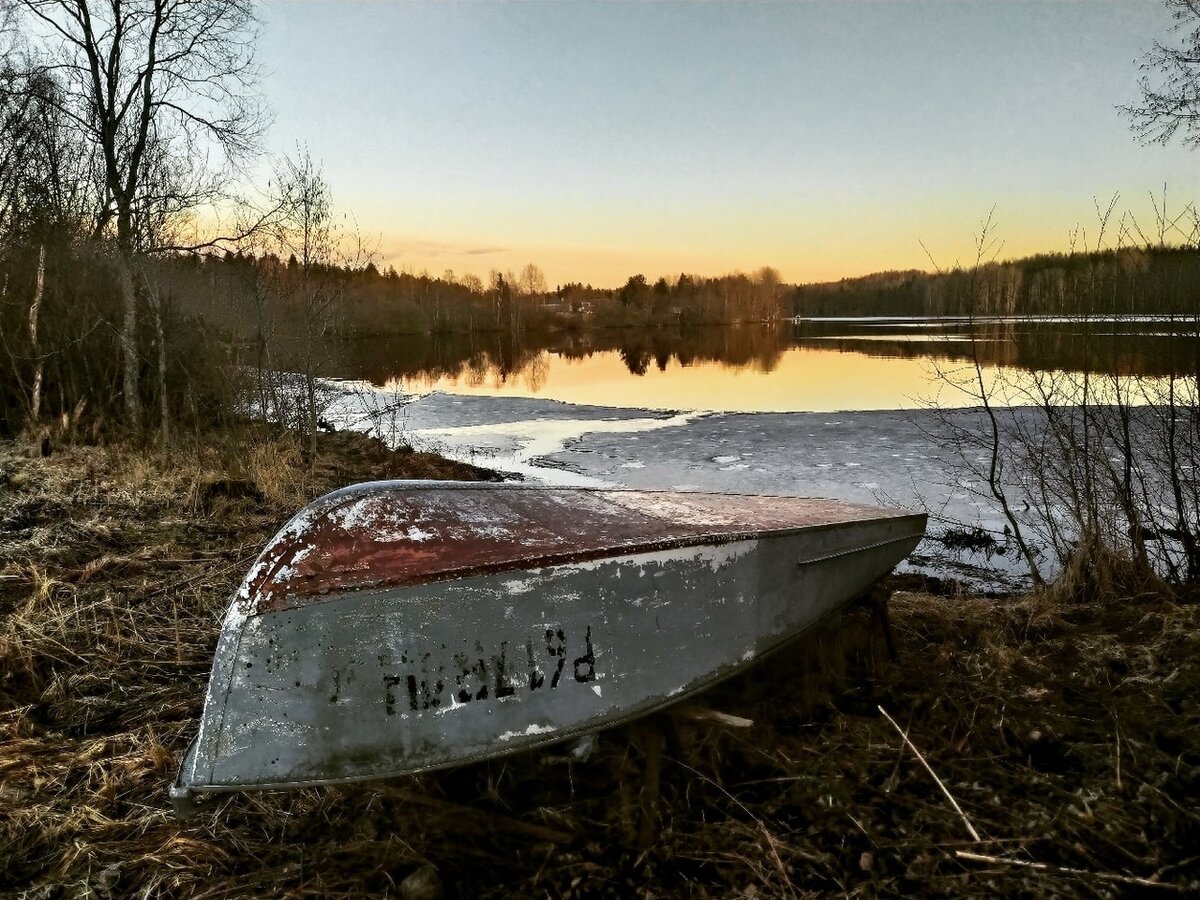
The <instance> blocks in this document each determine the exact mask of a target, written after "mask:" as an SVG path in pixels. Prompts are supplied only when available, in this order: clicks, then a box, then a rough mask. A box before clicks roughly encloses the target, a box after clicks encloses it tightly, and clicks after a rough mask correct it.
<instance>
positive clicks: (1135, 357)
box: [324, 319, 1200, 412]
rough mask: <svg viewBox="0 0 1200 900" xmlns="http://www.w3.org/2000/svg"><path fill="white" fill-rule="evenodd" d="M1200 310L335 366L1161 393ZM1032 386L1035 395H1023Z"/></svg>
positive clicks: (476, 387)
mask: <svg viewBox="0 0 1200 900" xmlns="http://www.w3.org/2000/svg"><path fill="white" fill-rule="evenodd" d="M1197 331H1198V326H1197V324H1196V322H1194V321H1193V322H1187V323H1172V322H1169V321H1162V320H1153V319H1122V320H1105V321H1091V322H1087V323H1084V322H1080V321H1071V320H1063V319H1041V320H1020V321H1017V320H993V321H987V322H978V321H976V322H970V321H963V320H954V319H941V320H915V319H846V320H834V319H825V320H808V321H803V322H797V323H790V322H789V323H784V324H780V325H775V326H727V327H712V328H699V329H688V330H681V329H671V328H664V329H658V330H646V331H620V330H594V331H590V332H585V333H575V334H558V335H552V336H539V335H518V336H514V335H504V334H476V335H435V336H427V337H409V336H404V337H392V338H387V339H382V338H381V339H370V340H360V341H357V342H355V343H353V344H351V345H348V346H345V347H343V348H341V349H340V351H339V354H338V359H337V361H336V363H334V364H333V365H331V366H330V368H329V369H328V370H327V371H326V372H325V373H324V374H327V375H330V376H334V377H339V378H346V379H355V380H366V381H370V382H372V383H374V384H375V385H378V386H384V387H392V388H397V389H400V390H403V391H405V392H417V393H423V392H429V391H443V392H449V393H457V394H468V395H483V396H505V397H538V398H544V399H553V400H561V401H565V402H569V403H585V404H598V405H603V406H623V407H641V408H649V409H704V410H725V411H746V412H754V411H775V412H792V411H815V412H828V411H838V410H874V409H911V408H916V407H921V406H924V405H928V404H929V403H930V402H932V401H934V400H936V401H937V402H938V403H940V404H941V405H944V406H972V405H976V404H977V400H975V399H974V398H973V397H972V395H971V393H970V392H963V391H960V390H958V389H956V388H955V386H954V383H955V382H957V381H965V382H966V383H967V384H968V385H969V386H972V388H973V385H974V382H975V362H976V361H978V363H979V364H980V369H981V371H982V374H983V379H984V384H985V386H987V387H988V389H989V390H995V391H996V392H997V396H998V397H1000V398H1001V399H1003V398H1004V397H1007V398H1008V399H1009V400H1010V402H1013V403H1022V402H1028V399H1027V394H1026V391H1027V390H1028V389H1029V386H1030V385H1031V384H1032V383H1033V379H1034V378H1035V377H1036V375H1037V373H1043V377H1044V375H1045V373H1056V372H1066V373H1083V372H1091V373H1096V372H1103V373H1108V372H1116V373H1119V374H1121V375H1122V376H1126V377H1127V378H1128V379H1130V380H1131V383H1133V384H1135V385H1136V386H1137V387H1136V390H1137V391H1143V392H1145V393H1147V394H1148V395H1150V396H1153V393H1154V390H1155V389H1156V387H1157V386H1159V385H1161V384H1162V383H1163V382H1164V381H1165V379H1166V378H1167V377H1169V376H1172V375H1174V376H1181V377H1184V378H1194V377H1195V375H1196V373H1197V371H1200V337H1198V336H1197ZM1023 398H1024V399H1023Z"/></svg>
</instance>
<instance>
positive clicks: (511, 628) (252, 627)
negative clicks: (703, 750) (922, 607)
mask: <svg viewBox="0 0 1200 900" xmlns="http://www.w3.org/2000/svg"><path fill="white" fill-rule="evenodd" d="M924 524H925V519H924V516H921V515H913V514H910V513H906V512H903V511H897V510H882V509H876V508H872V507H864V506H859V505H853V504H843V503H838V502H835V501H828V500H811V499H803V498H791V497H760V496H744V495H742V496H739V495H719V494H694V493H681V492H654V491H647V492H642V491H623V490H594V489H582V488H541V487H531V486H525V485H478V484H467V483H454V482H380V483H375V484H368V485H357V486H355V487H353V488H348V489H345V490H343V491H338V492H335V493H334V494H331V495H329V496H327V497H325V498H322V499H321V500H318V501H316V502H314V503H313V504H312V505H310V506H309V507H308V508H306V509H305V510H303V511H302V512H300V513H299V514H298V515H297V516H296V517H295V518H294V519H293V520H292V522H290V523H289V524H288V525H287V526H285V527H284V529H282V530H281V532H280V533H279V534H278V535H277V536H276V537H275V538H274V539H273V540H272V541H271V542H270V543H269V544H268V545H267V547H266V548H265V549H264V551H263V553H262V554H261V555H260V557H259V559H258V561H257V562H256V563H255V565H254V566H253V567H252V569H251V571H250V573H249V574H248V575H247V577H246V579H245V581H244V583H243V585H242V587H241V588H240V589H239V591H238V592H237V593H236V594H235V596H234V598H233V602H232V603H231V606H230V610H229V612H228V614H227V617H226V621H225V625H224V627H223V629H222V637H221V641H220V644H219V646H218V649H217V654H216V658H215V660H214V665H213V673H212V678H211V680H210V685H209V692H208V697H207V699H206V703H205V709H204V713H203V715H202V719H201V728H200V734H199V736H198V738H197V741H196V743H195V744H194V745H193V748H192V750H191V751H190V752H189V755H188V757H187V759H186V760H185V761H184V764H183V767H182V769H181V772H180V778H179V781H178V783H177V785H176V788H175V789H174V791H173V794H175V795H178V796H179V797H180V798H183V799H186V798H187V797H188V796H190V794H191V793H192V792H196V791H200V792H202V791H218V790H234V789H254V788H277V787H290V786H300V785H305V784H316V783H329V782H338V781H348V780H356V779H364V778H372V777H382V776H387V775H396V774H403V773H406V772H414V771H423V770H427V769H431V768H439V767H443V766H449V765H456V764H460V763H463V762H469V761H472V760H477V759H485V758H488V757H491V756H497V755H501V754H504V753H509V752H513V751H515V750H519V749H525V748H527V747H531V746H537V745H540V744H545V743H551V742H554V741H558V740H562V739H564V738H566V737H570V736H571V735H575V734H580V733H584V732H587V731H591V730H595V729H597V728H601V727H606V726H607V725H610V724H613V723H615V722H618V721H623V720H625V719H628V718H630V717H633V716H636V715H641V714H644V713H645V712H648V711H650V710H651V709H654V708H657V707H658V706H662V705H664V704H666V703H669V702H674V701H675V700H677V699H680V698H682V697H684V696H686V695H688V694H690V693H693V692H695V691H697V690H700V689H703V688H704V687H706V686H707V685H709V684H711V683H713V682H714V681H715V680H718V679H720V678H723V677H726V676H728V675H729V674H732V673H733V672H735V671H737V670H738V669H740V668H742V667H744V666H745V665H749V664H750V662H751V661H752V660H753V659H754V658H755V657H757V656H761V655H762V654H763V653H765V652H769V651H771V650H773V649H775V648H776V647H778V646H781V645H782V644H783V643H785V642H786V641H787V640H789V639H790V638H791V637H794V636H795V635H797V634H799V633H800V632H802V631H803V630H804V629H805V628H807V627H808V626H810V625H811V624H813V623H814V622H815V621H816V620H817V619H819V618H820V617H821V616H823V615H825V614H826V613H827V612H829V611H830V610H831V609H833V608H835V607H836V606H837V605H839V604H841V603H843V602H845V601H846V600H847V599H849V598H850V597H852V596H854V595H855V594H856V593H858V592H860V591H861V590H863V589H865V588H866V587H868V586H869V585H870V584H871V583H872V582H873V581H874V580H876V579H877V578H878V577H880V576H882V575H883V574H885V573H886V572H887V571H889V570H890V569H891V568H892V567H893V566H894V565H895V564H896V563H897V562H899V561H900V560H901V559H903V558H904V556H905V555H907V553H908V552H910V551H911V549H912V548H913V547H914V546H915V544H916V543H917V541H918V540H919V539H920V536H921V534H922V533H923V530H924Z"/></svg>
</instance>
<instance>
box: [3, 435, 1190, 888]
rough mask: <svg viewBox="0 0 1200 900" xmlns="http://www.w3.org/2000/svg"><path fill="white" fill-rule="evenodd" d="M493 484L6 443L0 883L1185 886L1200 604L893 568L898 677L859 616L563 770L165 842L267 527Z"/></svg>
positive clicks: (248, 449) (396, 796) (229, 824)
mask: <svg viewBox="0 0 1200 900" xmlns="http://www.w3.org/2000/svg"><path fill="white" fill-rule="evenodd" d="M486 475H487V473H486V472H482V471H479V470H472V469H470V468H469V467H466V466H464V465H462V464H459V463H452V462H449V461H446V460H442V459H440V458H439V457H436V456H433V455H429V454H421V453H413V452H406V451H401V452H394V451H390V450H388V449H386V448H384V447H383V446H382V445H380V444H378V443H377V442H372V441H370V440H369V439H367V438H365V437H363V436H362V435H357V434H337V435H327V436H323V439H322V444H321V449H320V453H319V455H318V459H317V460H316V463H315V465H312V466H311V467H310V466H309V465H307V463H306V461H305V460H304V459H303V456H302V454H301V452H300V450H299V449H298V448H297V447H296V446H294V445H293V444H291V443H289V442H288V441H287V440H286V439H284V438H278V437H275V438H270V437H268V436H266V435H264V434H261V433H255V434H244V435H240V436H237V437H236V438H231V439H230V440H228V441H226V442H225V443H224V444H222V445H215V444H214V445H213V446H210V447H205V448H203V449H202V450H200V451H190V452H187V453H183V452H180V453H178V454H176V455H174V456H172V457H171V458H169V459H161V458H159V457H158V456H157V455H156V454H154V453H150V452H131V451H128V450H126V449H119V450H118V449H105V448H96V447H66V448H61V449H58V450H57V451H56V452H55V453H54V454H53V455H52V456H51V457H49V458H47V459H43V458H40V457H39V456H36V455H34V454H33V453H32V452H31V450H30V448H27V447H25V446H23V445H14V444H3V445H0V895H3V896H13V897H18V896H21V897H47V898H49V897H98V898H109V897H126V896H178V897H214V898H215V897H222V898H223V897H257V896H297V897H299V896H332V897H360V896H372V897H378V896H435V895H436V892H437V891H438V890H440V891H441V892H442V893H444V895H445V896H448V897H474V896H492V897H510V896H511V897H518V896H519V897H527V896H578V897H585V896H586V897H593V896H613V897H625V896H631V895H632V896H647V897H676V896H709V897H725V896H760V897H762V896H772V897H774V896H811V895H826V894H830V893H832V894H853V893H857V894H865V895H888V896H899V895H905V896H908V895H913V894H917V893H920V894H941V895H955V896H963V895H976V896H982V895H993V894H995V893H1004V894H1015V893H1026V894H1030V895H1039V896H1040V895H1045V894H1057V895H1059V896H1081V897H1084V896H1086V897H1093V896H1127V895H1130V894H1142V893H1145V894H1148V895H1157V894H1170V893H1181V892H1189V891H1197V890H1200V855H1198V853H1200V851H1197V849H1196V848H1197V847H1200V810H1198V808H1197V804H1196V799H1197V798H1198V797H1200V608H1198V607H1197V606H1195V605H1190V606H1187V605H1184V606H1181V605H1176V604H1173V603H1171V602H1169V601H1167V600H1166V599H1164V598H1161V597H1156V596H1152V595H1147V596H1139V597H1127V598H1121V599H1120V600H1114V601H1112V602H1107V603H1103V604H1095V605H1073V606H1062V605H1054V604H1051V603H1049V602H1048V601H1045V600H1039V599H1037V598H1021V597H1014V598H1008V599H1000V600H983V599H978V598H974V597H972V596H970V595H969V594H967V593H963V592H960V591H956V590H955V589H954V587H953V586H952V585H951V586H946V585H936V586H932V587H935V588H936V591H937V592H935V593H931V592H930V588H931V585H930V584H929V583H927V582H924V581H922V580H921V579H920V578H918V577H915V576H910V577H906V578H903V579H897V580H895V581H894V582H893V583H892V584H891V587H892V588H894V589H895V590H896V593H895V594H894V595H893V597H892V600H891V604H890V609H891V625H892V630H893V633H894V636H895V641H896V645H897V651H898V659H896V660H891V659H889V658H888V655H887V653H886V652H885V648H884V642H883V640H882V635H881V632H880V630H879V627H878V624H877V622H876V621H875V620H874V619H873V618H872V617H871V616H870V615H869V614H868V613H867V612H866V611H865V610H863V609H858V608H852V609H849V610H847V611H846V613H845V614H844V616H843V618H842V620H841V621H840V622H839V623H830V625H829V626H827V627H825V628H823V629H822V630H821V631H820V633H818V634H814V635H812V636H811V637H810V638H808V639H806V640H805V642H804V643H803V645H802V646H801V647H799V648H797V650H796V652H793V653H789V654H787V655H786V656H781V657H778V658H774V659H771V660H767V661H765V662H764V663H763V664H762V665H760V666H757V667H755V668H754V669H753V670H752V671H751V672H750V673H749V674H747V675H746V676H744V677H742V678H739V679H737V680H736V681H733V682H730V683H727V684H726V685H723V686H722V687H720V688H718V689H715V690H714V691H712V692H710V693H709V694H707V695H705V697H704V698H703V708H702V709H697V708H695V707H692V708H691V709H688V710H682V711H676V712H675V713H674V714H664V715H659V716H656V717H653V718H651V719H648V720H643V721H642V722H640V723H637V724H635V725H632V726H629V727H626V728H621V729H615V730H612V731H608V732H604V733H603V734H602V735H601V736H600V743H599V747H598V750H597V752H596V753H595V754H594V755H593V756H592V758H591V759H590V760H589V761H588V762H586V763H582V764H581V763H566V762H563V761H560V760H558V759H556V758H555V754H553V753H529V754H524V755H521V756H516V757H512V758H509V759H506V760H498V761H493V762H490V763H484V764H479V765H473V766H468V767H463V768H461V769H457V770H453V771H449V772H443V773H435V774H431V775H425V776H420V777H411V778H405V779H398V780H394V781H390V782H386V783H378V784H371V785H363V786H357V787H351V788H338V789H333V788H329V789H314V790H307V791H301V792H295V793H291V794H282V795H269V794H260V795H246V796H234V797H230V798H227V799H221V800H219V801H217V802H212V803H209V804H208V805H206V806H205V807H204V808H203V811H202V813H201V815H199V816H198V817H197V818H196V819H194V820H191V821H189V822H187V823H186V824H183V825H181V824H178V823H176V822H175V820H174V819H173V817H172V815H171V813H170V809H169V804H168V802H167V796H166V787H167V784H168V783H169V782H170V780H171V779H172V777H173V776H174V774H175V767H176V766H177V764H178V760H179V756H180V754H181V753H182V752H183V750H184V748H185V747H186V744H187V742H188V741H189V740H190V739H191V737H192V735H193V732H194V729H195V726H196V721H197V717H198V714H199V711H200V705H201V702H202V699H203V695H204V688H205V684H206V682H207V677H208V667H209V664H210V662H211V657H212V651H213V648H214V646H215V643H216V638H217V632H218V628H219V623H220V616H221V614H222V613H223V611H224V608H225V605H226V602H227V599H228V595H229V593H230V591H231V590H232V588H233V586H234V585H235V583H236V582H237V581H238V580H239V579H240V578H241V576H242V575H243V574H244V571H245V570H246V568H247V567H248V566H249V564H250V562H251V561H252V559H253V557H254V556H255V555H256V554H257V552H258V549H259V548H260V547H261V545H262V544H263V543H264V542H265V541H266V539H267V538H268V537H269V536H270V534H271V533H273V532H274V530H275V529H276V528H277V527H278V526H279V525H280V524H282V522H283V521H285V520H286V519H287V518H288V517H289V516H290V515H291V513H292V512H294V510H295V509H296V508H297V507H298V506H299V505H301V504H302V503H303V502H304V501H305V500H306V499H308V498H310V497H312V496H315V495H316V494H319V493H322V492H323V491H325V490H328V489H331V488H333V487H336V486H340V485H342V484H346V483H351V482H354V481H361V480H368V479H371V478H379V477H455V478H462V477H485V476H486ZM881 710H883V711H886V713H887V715H886V716H885V715H884V714H883V713H882V712H881ZM714 711H715V712H718V713H725V714H728V716H735V717H739V718H740V719H744V720H749V722H750V723H751V724H749V725H745V724H744V723H738V722H735V721H734V720H731V719H729V718H728V716H727V717H725V718H722V717H720V716H714V715H712V713H713V712H714ZM888 716H890V717H891V720H894V722H895V723H896V725H893V723H892V721H891V720H889V718H888ZM897 726H898V728H897ZM901 730H903V731H905V732H907V736H908V740H909V741H910V742H911V744H910V745H909V744H906V743H905V741H904V740H903V739H902V737H901V734H900V731H901ZM918 753H919V754H920V756H919V757H918V755H917V754H918ZM931 770H932V773H935V774H936V776H937V778H939V779H940V780H941V782H942V783H943V784H944V785H945V789H946V791H947V792H948V793H949V794H950V796H951V797H953V799H954V801H955V802H956V803H957V804H958V806H959V807H960V809H961V812H960V811H959V810H956V809H955V808H954V806H953V805H952V804H951V802H950V800H949V799H948V798H947V795H946V793H944V792H943V791H942V790H941V789H940V788H939V786H938V782H937V781H936V780H935V779H934V777H933V775H931ZM972 832H974V834H976V835H978V838H979V839H978V840H976V839H975V837H973V835H972ZM406 879H407V881H406ZM420 889H426V890H432V891H433V892H434V893H430V894H423V895H422V894H419V893H416V892H417V891H418V890H420Z"/></svg>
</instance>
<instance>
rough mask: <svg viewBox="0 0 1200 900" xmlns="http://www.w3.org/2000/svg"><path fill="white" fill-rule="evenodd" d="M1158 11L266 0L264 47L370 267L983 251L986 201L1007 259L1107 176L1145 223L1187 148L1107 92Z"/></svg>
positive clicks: (1184, 192) (842, 262) (795, 267)
mask: <svg viewBox="0 0 1200 900" xmlns="http://www.w3.org/2000/svg"><path fill="white" fill-rule="evenodd" d="M1169 26H1170V19H1169V16H1168V14H1167V12H1166V11H1165V10H1164V9H1163V8H1162V6H1161V4H1160V3H1158V2H1156V0H1148V2H1141V0H1112V2H1108V0H1090V2H1084V0H1078V2H1049V0H1036V2H1004V0H991V2H971V0H958V2H955V0H939V2H933V0H894V2H854V0H844V2H792V3H766V2H753V3H718V2H704V3H685V2H676V3H649V2H608V3H599V2H597V3H583V2H556V3H537V2H495V3H453V2H450V3H445V2H443V3H425V2H408V3H393V2H384V0H355V2H351V0H337V2H335V0H272V2H269V3H268V4H267V5H266V6H265V7H264V10H263V35H262V40H261V43H260V54H259V58H260V62H261V63H262V64H263V67H264V70H265V76H264V80H263V90H264V93H265V95H266V99H267V102H268V103H269V104H270V105H271V106H272V107H273V109H274V111H275V122H274V125H273V127H272V130H271V133H270V145H271V147H272V149H273V150H274V151H276V152H288V151H292V150H294V148H295V145H296V142H298V141H299V142H304V143H306V144H307V145H308V146H309V148H310V150H311V152H312V154H313V156H314V157H315V158H317V159H319V160H320V161H321V162H322V164H323V166H324V170H325V173H326V175H327V177H328V179H329V181H330V182H331V184H332V187H333V190H334V194H335V198H336V200H337V202H338V205H339V206H340V207H341V208H342V209H344V210H346V211H348V212H351V213H353V214H354V216H355V217H356V219H357V221H358V224H359V227H360V229H361V231H362V232H363V234H364V235H366V236H368V238H370V239H371V241H372V242H373V243H376V244H377V245H378V248H379V257H380V259H381V261H382V262H383V263H384V264H394V265H396V266H397V268H409V269H412V270H415V271H420V270H422V269H428V270H429V271H430V272H432V273H435V274H440V273H441V272H442V270H444V269H446V268H453V269H454V270H455V271H456V272H458V273H460V274H461V273H463V272H474V273H475V274H478V275H480V276H484V277H486V275H487V272H488V270H489V269H492V268H498V269H502V270H503V269H509V268H511V269H517V268H519V267H520V266H522V265H524V263H526V262H535V263H537V264H539V265H540V266H541V267H542V268H543V269H544V270H545V271H546V274H547V277H548V279H549V281H550V282H551V283H552V284H553V283H556V282H562V281H566V280H582V281H590V282H593V283H596V284H619V283H621V282H623V281H624V279H625V277H626V276H628V275H629V274H633V273H634V272H643V273H645V274H646V275H647V276H649V277H652V278H653V277H656V276H657V275H659V274H665V273H672V272H674V273H678V272H679V271H684V270H686V271H689V272H700V273H703V274H719V273H721V272H725V271H730V270H733V269H743V270H750V269H753V268H757V267H759V266H762V265H772V266H775V267H776V268H778V269H779V270H780V271H781V272H782V274H783V275H784V277H785V278H787V279H789V280H814V279H827V278H837V277H842V276H846V275H854V274H861V273H865V272H870V271H875V270H880V269H887V268H908V267H928V265H929V260H928V259H927V258H926V256H925V253H924V251H923V250H922V248H921V245H920V242H921V241H923V242H924V243H925V245H926V246H927V247H929V249H930V251H931V252H932V253H933V254H934V256H935V258H937V259H938V261H939V262H940V263H942V264H950V263H953V262H954V260H955V259H963V260H964V261H966V260H968V259H971V258H973V255H974V254H973V250H972V249H971V233H972V231H973V230H975V229H977V227H978V224H979V222H980V220H981V219H982V218H983V217H985V216H986V215H987V214H988V211H989V210H990V209H991V208H992V206H993V205H994V206H995V207H996V221H997V223H998V232H997V233H998V235H999V236H1000V237H1001V238H1002V239H1003V240H1004V241H1005V248H1004V251H1003V255H1006V256H1008V255H1018V254H1024V253H1028V252H1035V251H1040V250H1066V249H1067V247H1068V238H1067V235H1068V232H1069V230H1070V228H1071V227H1072V226H1073V225H1075V224H1076V223H1082V224H1084V225H1085V226H1089V227H1090V225H1091V222H1093V221H1094V219H1095V213H1094V211H1093V201H1092V198H1093V197H1099V198H1101V200H1102V201H1104V202H1105V203H1107V200H1108V198H1109V197H1111V196H1112V195H1113V193H1114V192H1118V191H1119V192H1120V193H1121V195H1122V204H1121V206H1122V208H1128V209H1130V210H1131V212H1133V213H1134V214H1136V215H1137V217H1138V220H1139V221H1140V222H1142V224H1143V226H1144V227H1146V228H1147V231H1149V225H1150V224H1151V222H1150V220H1151V219H1152V210H1151V207H1150V203H1149V201H1148V199H1147V198H1146V195H1147V192H1148V191H1150V190H1154V191H1156V192H1158V191H1161V190H1162V186H1163V183H1164V182H1166V183H1167V184H1168V186H1169V187H1168V190H1169V200H1170V202H1171V203H1172V205H1173V206H1179V207H1181V206H1182V205H1183V204H1184V203H1185V202H1187V201H1190V200H1191V199H1192V197H1194V196H1195V193H1196V187H1197V180H1196V175H1195V172H1196V163H1197V157H1196V155H1195V154H1194V153H1192V152H1189V151H1186V150H1184V149H1182V148H1180V147H1178V146H1172V147H1167V148H1163V147H1144V146H1141V145H1139V144H1138V143H1137V142H1136V141H1135V140H1134V138H1133V136H1132V135H1131V133H1130V132H1129V129H1128V127H1127V124H1126V122H1125V121H1124V120H1123V119H1122V118H1121V117H1120V116H1119V115H1118V113H1117V111H1116V109H1115V107H1116V106H1117V105H1118V104H1120V103H1123V102H1129V101H1132V100H1134V99H1135V98H1136V96H1137V95H1136V78H1137V68H1136V60H1137V57H1138V56H1139V55H1140V54H1141V53H1142V52H1143V51H1144V50H1145V49H1146V48H1148V47H1149V46H1150V44H1151V42H1152V41H1153V40H1154V39H1155V38H1164V37H1166V36H1167V34H1168V29H1169ZM1092 231H1094V229H1093V230H1092Z"/></svg>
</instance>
